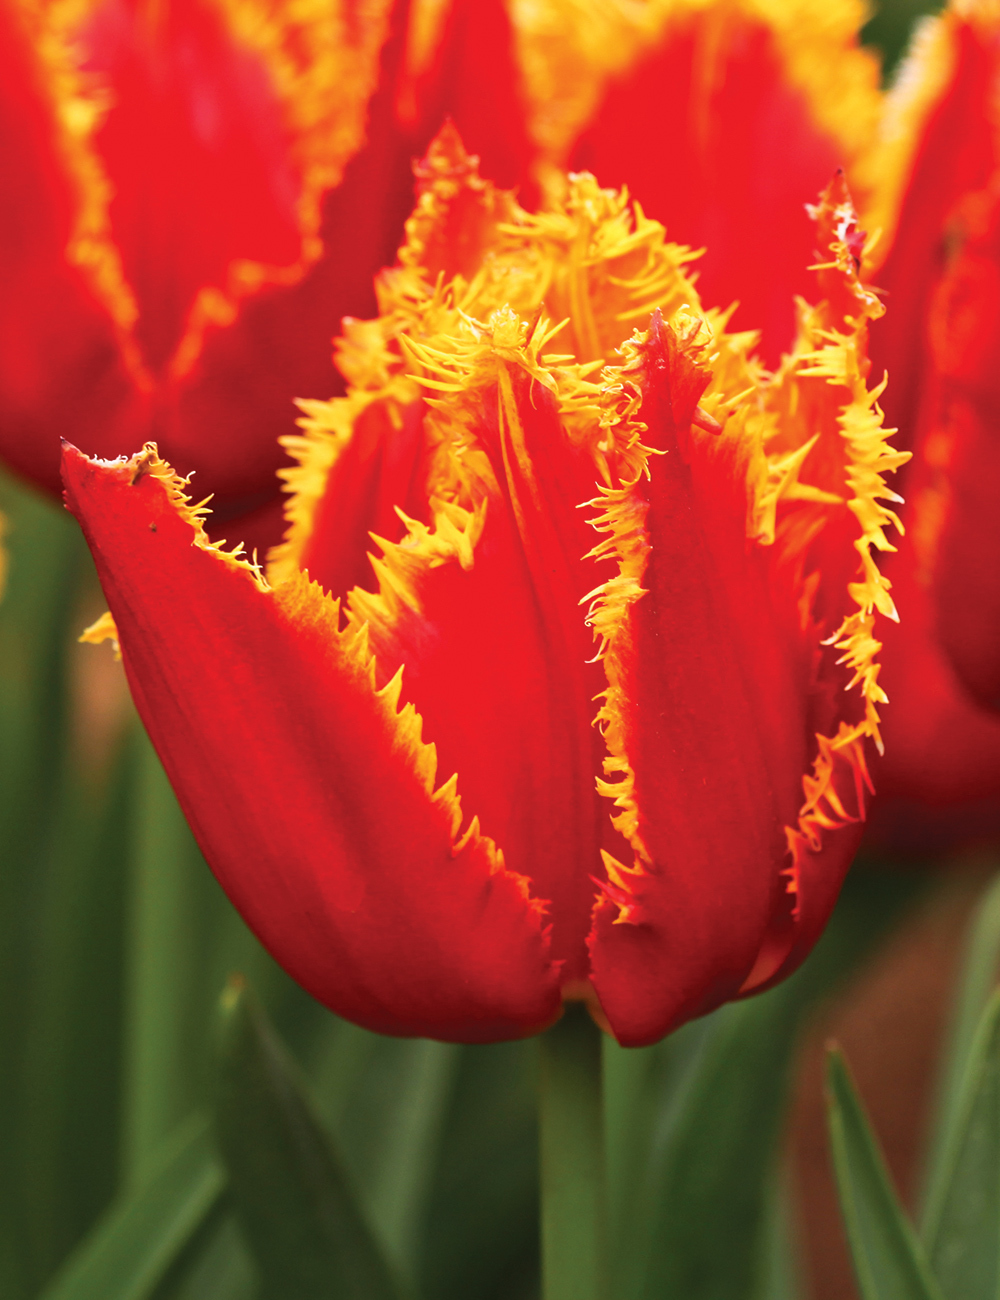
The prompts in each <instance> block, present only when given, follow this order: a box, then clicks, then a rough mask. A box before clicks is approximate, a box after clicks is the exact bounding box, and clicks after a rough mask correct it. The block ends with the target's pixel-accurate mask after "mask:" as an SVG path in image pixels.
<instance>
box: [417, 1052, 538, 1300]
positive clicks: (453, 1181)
mask: <svg viewBox="0 0 1000 1300" xmlns="http://www.w3.org/2000/svg"><path fill="white" fill-rule="evenodd" d="M538 1191H539V1170H538V1051H537V1044H536V1043H535V1042H534V1041H533V1040H532V1039H525V1040H522V1041H520V1042H512V1043H493V1044H490V1045H488V1046H475V1047H463V1048H462V1049H461V1050H460V1053H459V1058H458V1069H457V1074H456V1079H455V1084H454V1089H453V1092H452V1095H451V1097H450V1100H449V1104H448V1108H447V1112H446V1115H445V1120H444V1126H443V1132H442V1135H441V1141H440V1146H439V1148H438V1152H437V1160H436V1168H435V1171H434V1177H433V1181H432V1185H431V1191H430V1198H429V1204H428V1207H427V1210H426V1212H425V1215H424V1218H423V1222H422V1225H421V1233H420V1237H421V1245H422V1251H421V1260H420V1263H421V1283H422V1286H421V1292H422V1294H423V1295H426V1296H432V1297H434V1300H469V1298H470V1297H473V1296H474V1297H475V1298H476V1300H510V1297H513V1296H522V1297H528V1296H531V1295H533V1294H535V1292H536V1291H537V1285H538V1269H539V1258H538V1247H539V1241H538V1209H539V1207H538Z"/></svg>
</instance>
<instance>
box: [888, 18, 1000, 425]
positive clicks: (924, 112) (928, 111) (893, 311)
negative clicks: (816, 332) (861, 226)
mask: <svg viewBox="0 0 1000 1300" xmlns="http://www.w3.org/2000/svg"><path fill="white" fill-rule="evenodd" d="M993 27H994V28H995V24H993ZM917 53H918V57H917V61H916V63H915V66H914V67H913V68H912V69H910V73H909V76H908V77H907V79H906V80H905V81H904V82H901V83H900V85H901V90H903V91H904V93H905V95H911V96H913V97H914V98H915V100H916V101H917V102H916V104H915V105H914V108H913V109H911V112H910V116H911V119H912V116H913V114H914V112H916V113H917V114H918V117H917V121H916V123H915V124H914V123H913V122H912V121H911V122H909V123H908V124H907V126H908V130H907V131H906V132H905V133H903V134H902V135H901V137H900V138H899V139H898V140H897V141H892V142H890V144H889V145H888V147H887V149H886V151H885V156H884V157H883V156H880V155H879V154H876V156H875V161H876V162H877V163H878V164H879V168H880V171H882V172H884V173H885V174H886V175H887V176H888V177H889V185H892V184H893V182H894V180H895V175H894V174H895V173H896V172H897V171H899V170H900V163H899V162H897V160H896V158H895V157H894V155H895V154H897V153H898V152H899V151H900V150H907V151H908V150H910V149H912V150H913V157H912V158H909V157H907V158H906V159H905V160H903V168H904V169H903V175H904V176H905V177H908V178H909V180H908V184H907V185H906V188H905V192H904V193H903V195H902V197H901V198H898V197H896V196H889V197H887V198H886V197H883V198H882V199H881V206H882V207H884V208H886V209H887V210H886V211H884V212H882V213H881V214H879V216H878V219H879V220H880V221H881V222H884V223H885V224H886V225H888V226H889V227H890V230H891V234H890V237H889V239H888V241H887V242H888V247H889V251H888V255H887V257H886V260H885V262H884V264H883V265H882V266H881V267H880V268H879V269H878V271H877V272H876V279H877V281H878V284H879V285H880V286H881V287H882V288H884V289H885V291H886V294H887V304H888V306H889V311H888V312H887V313H886V315H885V317H884V319H883V320H881V321H879V322H876V323H875V324H874V325H873V326H872V331H871V356H872V363H873V366H874V372H875V374H876V375H881V374H882V373H883V371H887V372H888V374H889V377H890V385H889V388H888V389H887V390H886V398H885V412H886V420H887V422H888V423H889V424H890V425H895V426H898V427H899V429H900V431H901V435H902V436H901V439H900V445H901V446H904V447H912V446H913V444H914V440H915V438H916V436H917V420H918V417H919V410H920V404H921V400H922V398H921V394H922V391H923V377H924V375H925V374H926V373H927V372H928V370H929V365H928V356H927V345H928V337H929V336H928V308H929V305H930V301H931V297H932V295H933V293H934V290H935V285H936V283H937V281H938V278H939V276H940V274H941V272H942V270H943V267H944V260H945V254H946V247H947V245H948V243H949V240H950V238H951V230H950V224H951V220H952V217H953V215H954V213H955V209H956V206H957V205H958V204H959V203H960V202H961V201H962V199H963V198H964V196H965V195H966V194H967V193H968V191H970V190H978V189H981V188H982V187H983V186H984V185H986V184H987V182H988V181H989V179H990V177H991V176H992V174H993V172H994V170H995V168H996V166H997V163H998V162H1000V157H998V152H997V146H996V139H995V131H994V128H993V125H992V113H993V103H994V96H995V88H996V84H997V77H998V74H1000V32H998V31H997V30H991V25H990V24H988V23H980V22H978V21H977V22H973V21H965V20H963V19H960V18H959V17H958V16H957V14H955V13H954V12H949V13H946V14H945V15H943V16H942V17H941V18H940V19H938V20H936V24H935V27H934V28H932V29H930V30H929V35H928V37H925V42H924V46H923V47H922V49H918V52H917ZM942 69H944V70H946V72H947V76H946V78H945V81H944V84H943V86H940V87H937V86H936V85H935V83H936V81H937V80H938V78H939V77H940V76H941V72H942ZM929 92H931V93H932V94H933V98H932V100H931V101H930V102H921V101H926V100H927V96H928V93H929ZM904 104H905V98H904ZM914 129H916V130H918V131H919V134H918V135H917V137H916V139H914V138H913V135H912V133H913V131H914Z"/></svg>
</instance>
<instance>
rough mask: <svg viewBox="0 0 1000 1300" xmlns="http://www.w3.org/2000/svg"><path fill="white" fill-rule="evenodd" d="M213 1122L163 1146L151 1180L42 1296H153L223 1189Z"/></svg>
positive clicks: (48, 1299)
mask: <svg viewBox="0 0 1000 1300" xmlns="http://www.w3.org/2000/svg"><path fill="white" fill-rule="evenodd" d="M223 1181H224V1180H223V1173H222V1169H221V1167H220V1165H219V1162H218V1159H217V1158H216V1156H215V1154H214V1152H213V1150H212V1146H211V1140H210V1131H209V1126H208V1123H207V1121H206V1120H205V1119H203V1118H202V1117H195V1118H193V1119H192V1120H190V1121H189V1122H188V1123H186V1124H184V1125H183V1126H182V1128H181V1129H180V1130H179V1131H178V1132H177V1133H176V1134H175V1135H174V1136H173V1138H172V1139H171V1140H170V1141H169V1142H168V1143H167V1144H166V1145H165V1148H164V1149H163V1150H161V1153H160V1159H159V1161H158V1162H157V1166H156V1167H155V1168H152V1169H151V1170H150V1175H149V1178H148V1179H147V1181H146V1182H145V1183H144V1184H143V1186H142V1187H141V1188H140V1189H139V1190H138V1191H137V1192H136V1193H134V1194H133V1195H132V1196H130V1197H128V1198H126V1199H124V1200H122V1201H120V1202H119V1203H117V1204H116V1205H114V1206H112V1208H111V1209H110V1210H109V1211H108V1213H107V1215H106V1216H105V1217H104V1219H102V1221H101V1222H100V1223H99V1224H98V1226H97V1228H96V1229H95V1230H94V1231H93V1232H92V1234H91V1235H90V1236H89V1237H88V1238H87V1239H86V1240H85V1241H84V1243H83V1244H82V1245H81V1246H80V1247H79V1248H78V1249H77V1251H76V1252H75V1253H74V1254H73V1256H72V1257H71V1258H70V1260H69V1262H68V1263H67V1264H66V1266H65V1267H64V1268H63V1269H62V1270H61V1272H60V1273H59V1275H58V1276H57V1278H56V1279H55V1281H54V1282H53V1283H52V1284H51V1285H50V1286H49V1287H48V1288H47V1289H46V1291H45V1293H44V1295H43V1297H42V1300H145V1297H147V1296H149V1295H151V1293H152V1291H153V1289H154V1288H155V1287H156V1286H157V1284H158V1283H159V1281H160V1280H161V1278H162V1277H163V1276H164V1274H165V1273H166V1271H167V1269H168V1268H169V1267H170V1265H171V1264H172V1263H173V1261H174V1260H175V1259H176V1257H177V1255H178V1254H179V1253H180V1251H181V1250H182V1249H183V1248H184V1247H185V1245H186V1244H187V1243H188V1241H189V1240H190V1239H191V1236H192V1234H193V1233H194V1232H195V1231H196V1230H197V1229H198V1227H199V1226H200V1225H201V1224H202V1223H203V1222H204V1221H205V1218H206V1217H207V1215H208V1214H209V1213H210V1212H211V1210H212V1208H213V1207H214V1206H215V1204H216V1203H217V1201H218V1199H219V1196H220V1194H221V1192H222V1189H223Z"/></svg>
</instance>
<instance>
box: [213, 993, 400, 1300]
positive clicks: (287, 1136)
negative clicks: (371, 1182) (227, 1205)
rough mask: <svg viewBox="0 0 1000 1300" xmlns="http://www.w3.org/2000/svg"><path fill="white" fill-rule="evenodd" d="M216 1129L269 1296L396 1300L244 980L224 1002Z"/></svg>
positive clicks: (337, 1167)
mask: <svg viewBox="0 0 1000 1300" xmlns="http://www.w3.org/2000/svg"><path fill="white" fill-rule="evenodd" d="M217 1128H218V1133H219V1140H220V1145H221V1148H222V1152H223V1157H224V1159H225V1162H226V1166H227V1169H228V1172H229V1177H230V1185H231V1192H232V1198H233V1204H234V1206H235V1208H236V1211H237V1214H238V1216H239V1218H240V1221H241V1224H242V1226H243V1230H244V1234H245V1237H246V1241H247V1245H248V1246H249V1248H250V1250H251V1252H252V1254H253V1255H254V1257H255V1258H256V1261H257V1265H258V1267H259V1269H260V1273H261V1277H262V1279H263V1283H264V1292H265V1295H267V1296H270V1297H273V1300H398V1295H399V1288H398V1285H397V1283H396V1281H395V1279H394V1278H393V1276H392V1273H391V1272H390V1269H389V1266H388V1264H387V1263H386V1261H385V1259H384V1257H383V1255H382V1253H381V1251H380V1249H379V1247H378V1245H377V1243H376V1241H375V1238H374V1237H373V1235H372V1233H371V1231H370V1229H369V1227H368V1225H367V1224H366V1222H365V1220H364V1218H363V1217H362V1214H361V1211H360V1209H359V1208H358V1204H357V1200H356V1198H355V1195H354V1193H353V1190H352V1189H351V1187H350V1186H349V1185H348V1181H347V1178H346V1176H345V1174H344V1171H343V1169H342V1167H341V1163H340V1160H339V1159H338V1158H337V1156H336V1154H335V1153H334V1151H333V1149H332V1147H331V1145H330V1140H329V1137H328V1136H327V1134H326V1133H325V1132H324V1130H323V1129H322V1127H321V1125H320V1123H319V1120H318V1119H317V1117H316V1115H315V1113H314V1110H313V1106H312V1104H311V1102H310V1101H309V1100H307V1098H306V1096H305V1094H304V1091H303V1088H302V1085H301V1082H300V1080H299V1078H298V1071H297V1070H296V1068H295V1066H294V1065H293V1063H292V1061H291V1060H290V1058H289V1057H288V1055H287V1053H286V1052H285V1050H284V1048H283V1047H282V1045H281V1043H280V1042H279V1040H278V1039H277V1037H276V1035H275V1034H274V1032H273V1030H271V1028H270V1026H269V1025H268V1024H267V1022H266V1020H265V1018H264V1014H263V1012H262V1011H261V1009H260V1007H259V1006H258V1005H257V1004H256V1003H255V1001H254V1000H253V999H252V998H251V997H250V995H249V994H248V993H247V991H246V988H245V985H244V984H243V981H242V980H233V981H232V982H231V983H230V985H229V987H228V988H227V990H226V993H225V995H224V997H223V1042H222V1052H221V1062H220V1078H219V1091H218V1109H217Z"/></svg>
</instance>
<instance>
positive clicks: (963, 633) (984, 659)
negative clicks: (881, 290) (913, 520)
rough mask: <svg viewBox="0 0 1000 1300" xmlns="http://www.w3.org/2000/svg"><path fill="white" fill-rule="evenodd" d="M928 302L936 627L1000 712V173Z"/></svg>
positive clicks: (927, 438)
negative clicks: (999, 506)
mask: <svg viewBox="0 0 1000 1300" xmlns="http://www.w3.org/2000/svg"><path fill="white" fill-rule="evenodd" d="M955 218H956V219H955V221H954V226H955V244H956V248H955V251H954V254H953V256H952V259H951V264H950V265H949V266H948V268H947V270H946V272H945V274H944V276H943V277H942V280H941V282H940V284H939V285H938V288H937V292H936V293H935V294H934V295H933V297H932V298H931V301H930V303H929V322H928V324H929V331H928V332H929V334H930V349H929V351H930V358H929V359H930V362H931V364H932V365H933V377H932V378H931V380H930V382H928V383H927V384H926V387H925V390H924V402H923V409H922V411H921V424H922V428H921V431H920V434H919V443H918V465H917V466H916V467H915V471H914V477H916V476H917V475H918V474H923V475H933V476H935V477H936V479H937V498H938V499H937V508H938V510H939V512H940V518H939V520H938V521H937V537H936V540H935V551H936V553H935V555H934V558H933V561H932V564H931V570H932V573H933V584H934V603H935V612H936V633H937V637H938V640H939V642H940V644H941V646H942V648H943V649H944V650H945V652H946V653H947V654H948V656H949V657H950V659H951V661H952V664H953V666H954V668H955V670H956V672H957V673H958V675H959V677H960V678H961V680H962V681H963V683H964V684H965V686H966V688H967V689H968V690H969V691H970V692H971V693H972V694H973V696H975V698H976V699H977V700H978V701H979V702H980V703H981V704H983V705H985V706H986V707H988V708H993V709H997V710H1000V581H998V575H1000V512H998V511H997V498H998V494H1000V372H998V362H1000V179H998V180H995V181H994V184H993V186H992V187H991V188H990V189H988V190H985V191H982V192H980V193H978V194H973V195H970V196H968V198H967V200H966V202H965V203H964V204H963V205H962V208H961V210H960V212H959V213H957V214H955Z"/></svg>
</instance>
